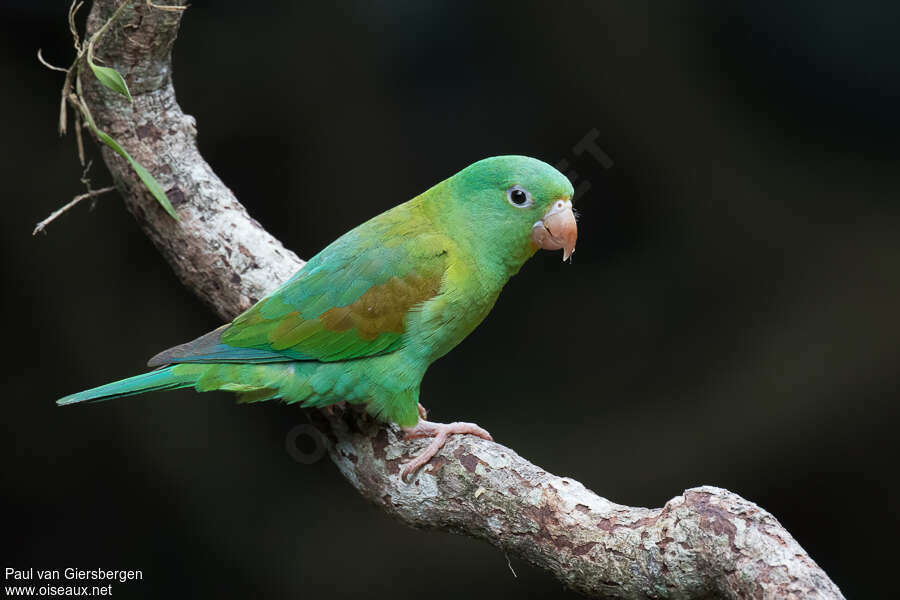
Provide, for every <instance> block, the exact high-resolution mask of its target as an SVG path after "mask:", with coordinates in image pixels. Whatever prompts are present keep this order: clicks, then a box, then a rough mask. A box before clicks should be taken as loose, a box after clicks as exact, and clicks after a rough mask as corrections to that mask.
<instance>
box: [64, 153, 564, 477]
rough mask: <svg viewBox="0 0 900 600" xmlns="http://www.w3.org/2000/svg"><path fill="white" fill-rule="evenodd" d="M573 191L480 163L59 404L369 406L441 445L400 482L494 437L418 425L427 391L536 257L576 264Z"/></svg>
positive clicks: (531, 173)
mask: <svg viewBox="0 0 900 600" xmlns="http://www.w3.org/2000/svg"><path fill="white" fill-rule="evenodd" d="M572 195H573V189H572V184H571V183H570V182H569V180H568V179H566V177H565V176H564V175H563V174H562V173H560V172H559V171H557V170H556V169H554V168H553V167H551V166H550V165H548V164H546V163H544V162H541V161H539V160H536V159H533V158H528V157H525V156H496V157H491V158H486V159H484V160H481V161H478V162H476V163H474V164H472V165H470V166H468V167H466V168H465V169H463V170H462V171H460V172H459V173H457V174H455V175H453V176H452V177H450V178H448V179H446V180H444V181H442V182H441V183H438V184H437V185H435V186H434V187H432V188H431V189H429V190H427V191H426V192H424V193H422V194H421V195H419V196H417V197H415V198H413V199H412V200H409V201H408V202H405V203H403V204H400V205H398V206H396V207H394V208H392V209H390V210H388V211H386V212H384V213H382V214H380V215H378V216H376V217H374V218H372V219H370V220H369V221H367V222H365V223H363V224H362V225H360V226H358V227H356V228H355V229H352V230H351V231H349V232H347V233H345V234H344V235H342V236H341V237H339V238H338V239H337V240H335V241H334V242H332V243H331V244H330V245H328V246H327V247H326V248H325V249H324V250H322V251H321V252H319V253H318V254H317V255H315V256H314V257H313V258H312V259H310V260H309V262H308V263H306V265H304V266H303V267H302V268H301V269H300V270H299V271H298V272H297V273H296V274H295V275H294V276H293V277H291V278H290V279H289V280H288V281H287V282H285V283H284V284H283V285H281V286H280V287H278V288H277V289H276V290H274V291H273V292H272V293H270V294H269V295H267V296H266V297H264V298H262V299H261V300H260V301H259V302H257V303H256V304H255V305H254V306H252V307H251V308H250V309H248V310H247V311H246V312H244V313H243V314H241V315H239V316H238V317H237V318H235V319H234V321H232V322H231V323H229V324H227V325H224V326H222V327H220V328H218V329H216V330H215V331H212V332H210V333H207V334H206V335H203V336H201V337H199V338H197V339H196V340H194V341H192V342H188V343H185V344H182V345H180V346H175V347H174V348H171V349H169V350H166V351H164V352H161V353H160V354H157V355H156V356H154V357H153V358H151V359H150V361H149V363H148V366H150V367H158V368H157V369H156V370H154V371H150V372H149V373H144V374H142V375H137V376H134V377H130V378H128V379H124V380H122V381H117V382H114V383H109V384H107V385H103V386H100V387H97V388H94V389H91V390H87V391H84V392H79V393H77V394H72V395H70V396H66V397H65V398H62V399H60V400H58V401H57V403H58V404H60V405H66V404H75V403H78V402H84V401H87V400H94V401H98V400H107V399H110V398H117V397H120V396H129V395H132V394H139V393H143V392H149V391H154V390H169V389H177V388H186V387H193V388H194V389H196V390H197V391H200V392H206V391H211V390H227V391H230V392H237V394H238V395H239V401H241V402H262V401H264V400H274V399H281V400H282V401H284V402H287V403H299V404H300V405H301V406H307V407H326V406H328V405H331V404H334V403H338V402H341V401H346V402H349V403H351V404H363V405H365V407H366V410H367V411H368V412H369V413H370V414H372V415H374V416H375V417H376V418H378V419H381V420H383V421H390V422H393V423H396V424H397V425H399V426H400V427H401V428H402V429H403V430H404V432H405V433H406V435H407V437H409V438H416V437H432V438H434V439H433V441H432V443H431V444H430V445H429V446H428V447H427V448H426V449H425V450H424V451H423V452H422V453H421V454H420V455H419V456H417V457H416V458H415V459H414V460H412V461H411V462H409V463H407V464H406V465H405V467H404V470H403V473H402V476H404V477H405V476H406V475H408V474H410V473H414V472H415V471H416V470H417V469H418V468H419V467H421V466H422V465H423V464H425V463H427V462H428V461H429V460H430V459H431V457H432V456H434V454H435V453H436V452H437V451H438V450H440V448H441V446H442V445H443V444H444V441H445V440H446V439H447V437H448V436H449V435H451V434H458V433H468V434H474V435H477V436H480V437H484V438H486V439H491V437H490V435H489V434H488V433H487V432H486V431H485V430H483V429H481V428H480V427H478V426H477V425H474V424H471V423H449V424H442V423H431V422H429V421H426V420H424V418H420V415H421V414H424V412H423V409H421V405H420V404H419V386H420V383H421V381H422V378H423V376H424V375H425V371H426V370H427V369H428V367H429V365H431V363H433V362H434V361H435V360H437V359H438V358H440V357H441V356H443V355H444V354H446V353H447V352H449V351H450V350H451V349H452V348H453V347H454V346H456V345H457V344H459V342H460V341H462V340H463V338H465V337H466V336H467V335H468V334H469V333H470V332H471V331H472V330H473V329H474V328H475V327H476V326H477V325H478V324H479V323H480V322H481V321H482V320H483V319H484V318H485V317H486V316H487V314H488V312H490V310H491V308H492V307H493V306H494V303H495V302H496V300H497V297H498V295H499V294H500V290H501V289H502V288H503V286H504V285H505V284H506V282H507V281H508V280H509V278H510V277H511V276H512V275H514V274H516V273H517V272H518V271H519V269H520V268H521V267H522V265H523V264H524V262H525V261H526V260H528V259H529V258H530V257H531V256H532V255H533V254H534V253H535V252H536V251H537V250H538V249H539V248H544V249H548V250H559V249H562V250H563V260H566V259H567V258H569V256H571V254H572V252H573V251H574V249H575V241H576V238H577V227H576V224H575V214H574V212H573V209H572ZM420 411H422V412H420Z"/></svg>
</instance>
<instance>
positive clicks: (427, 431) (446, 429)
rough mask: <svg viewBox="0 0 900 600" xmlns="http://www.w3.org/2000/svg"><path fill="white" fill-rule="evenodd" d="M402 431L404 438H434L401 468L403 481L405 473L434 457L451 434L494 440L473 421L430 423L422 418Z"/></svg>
mask: <svg viewBox="0 0 900 600" xmlns="http://www.w3.org/2000/svg"><path fill="white" fill-rule="evenodd" d="M403 433H404V436H403V439H405V440H414V439H418V438H423V437H433V438H434V439H433V440H432V441H431V443H430V444H428V446H427V447H426V448H425V449H424V450H422V452H420V453H419V454H418V456H416V457H415V458H413V459H412V460H411V461H409V462H408V463H406V465H405V466H404V467H403V470H402V471H400V478H401V479H403V480H404V481H406V477H407V475H412V474H413V473H415V472H416V471H418V470H419V469H420V468H421V467H422V466H424V465H426V464H427V463H428V461H430V460H431V459H432V458H434V455H435V454H437V453H438V451H439V450H440V449H441V448H443V447H444V444H445V443H446V442H447V438H448V437H449V436H451V435H453V434H468V435H474V436H477V437H480V438H481V439H483V440H487V441H489V442H493V441H494V438H492V437H491V434H490V433H488V432H487V431H486V430H484V429H482V428H481V427H479V426H478V425H476V424H474V423H459V422H458V423H431V422H430V421H425V420H422V421H419V422H418V423H417V424H416V426H415V427H406V428H404V429H403Z"/></svg>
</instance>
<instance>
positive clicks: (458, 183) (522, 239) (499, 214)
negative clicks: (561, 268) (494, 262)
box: [442, 156, 578, 265]
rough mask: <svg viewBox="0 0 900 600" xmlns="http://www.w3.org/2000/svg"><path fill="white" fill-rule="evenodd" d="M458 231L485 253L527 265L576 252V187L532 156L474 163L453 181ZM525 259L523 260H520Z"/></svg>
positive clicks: (506, 260) (454, 216)
mask: <svg viewBox="0 0 900 600" xmlns="http://www.w3.org/2000/svg"><path fill="white" fill-rule="evenodd" d="M445 183H446V184H449V186H450V191H451V198H452V200H451V202H452V205H449V206H448V205H447V204H444V206H443V208H442V209H443V210H446V211H448V212H450V213H452V216H453V221H455V223H456V227H457V228H460V229H464V230H465V232H464V233H463V234H462V235H464V236H465V237H466V238H467V239H469V240H471V241H472V243H474V244H476V245H477V246H479V250H480V251H483V252H489V253H491V254H492V255H496V254H498V253H500V254H501V256H499V257H498V258H501V259H504V260H505V262H508V263H515V262H519V265H521V263H522V262H524V261H525V259H527V258H528V257H529V256H531V255H532V254H534V252H535V251H536V250H537V249H539V248H543V249H545V250H562V251H563V260H566V259H568V258H569V257H570V256H571V255H572V253H573V252H574V251H575V240H576V239H577V237H578V228H577V226H576V225H575V213H574V212H573V210H572V195H573V193H574V190H573V188H572V184H571V183H570V182H569V180H568V179H567V178H566V176H565V175H563V174H562V173H560V172H559V171H557V170H556V169H554V168H553V167H551V166H550V165H548V164H547V163H545V162H542V161H539V160H537V159H534V158H529V157H527V156H494V157H491V158H486V159H484V160H480V161H478V162H476V163H474V164H472V165H469V166H468V167H466V168H465V169H463V170H462V171H460V172H459V173H457V174H456V175H454V176H453V177H451V178H450V179H448V180H447V181H446V182H445ZM519 259H521V260H519Z"/></svg>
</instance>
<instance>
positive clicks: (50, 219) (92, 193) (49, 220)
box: [31, 185, 116, 235]
mask: <svg viewBox="0 0 900 600" xmlns="http://www.w3.org/2000/svg"><path fill="white" fill-rule="evenodd" d="M114 189H116V187H115V186H113V185H111V186H109V187H105V188H100V189H99V190H91V191H89V192H86V193H84V194H80V195H78V196H75V197H74V198H72V200H71V201H70V202H69V203H68V204H66V205H65V206H63V207H62V208H59V209H57V210H54V211H53V212H52V213H51V214H50V216H49V217H47V218H46V219H44V220H43V221H41V222H40V223H38V224H37V226H36V227H35V228H34V231H32V232H31V235H37V234H38V233H40V232H42V231H43V230H44V228H45V227H46V226H47V225H49V224H50V223H52V222H53V221H55V220H56V218H57V217H59V216H60V215H61V214H63V213H64V212H66V211H67V210H69V209H70V208H72V207H74V206H75V205H76V204H78V203H79V202H81V201H82V200H87V199H88V198H93V197H95V196H99V195H100V194H105V193H106V192H111V191H113V190H114Z"/></svg>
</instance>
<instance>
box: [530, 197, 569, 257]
mask: <svg viewBox="0 0 900 600" xmlns="http://www.w3.org/2000/svg"><path fill="white" fill-rule="evenodd" d="M577 239H578V227H577V226H576V225H575V213H574V212H572V200H570V199H566V200H557V201H556V202H554V203H553V206H552V207H550V210H548V211H547V214H545V215H544V216H543V218H541V220H540V221H538V222H537V223H535V224H534V225H533V226H532V227H531V241H532V242H534V243H535V245H537V246H538V247H539V248H543V249H544V250H559V249H560V248H562V250H563V260H564V261H565V260H568V258H569V257H570V256H572V253H573V252H575V240H577Z"/></svg>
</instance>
